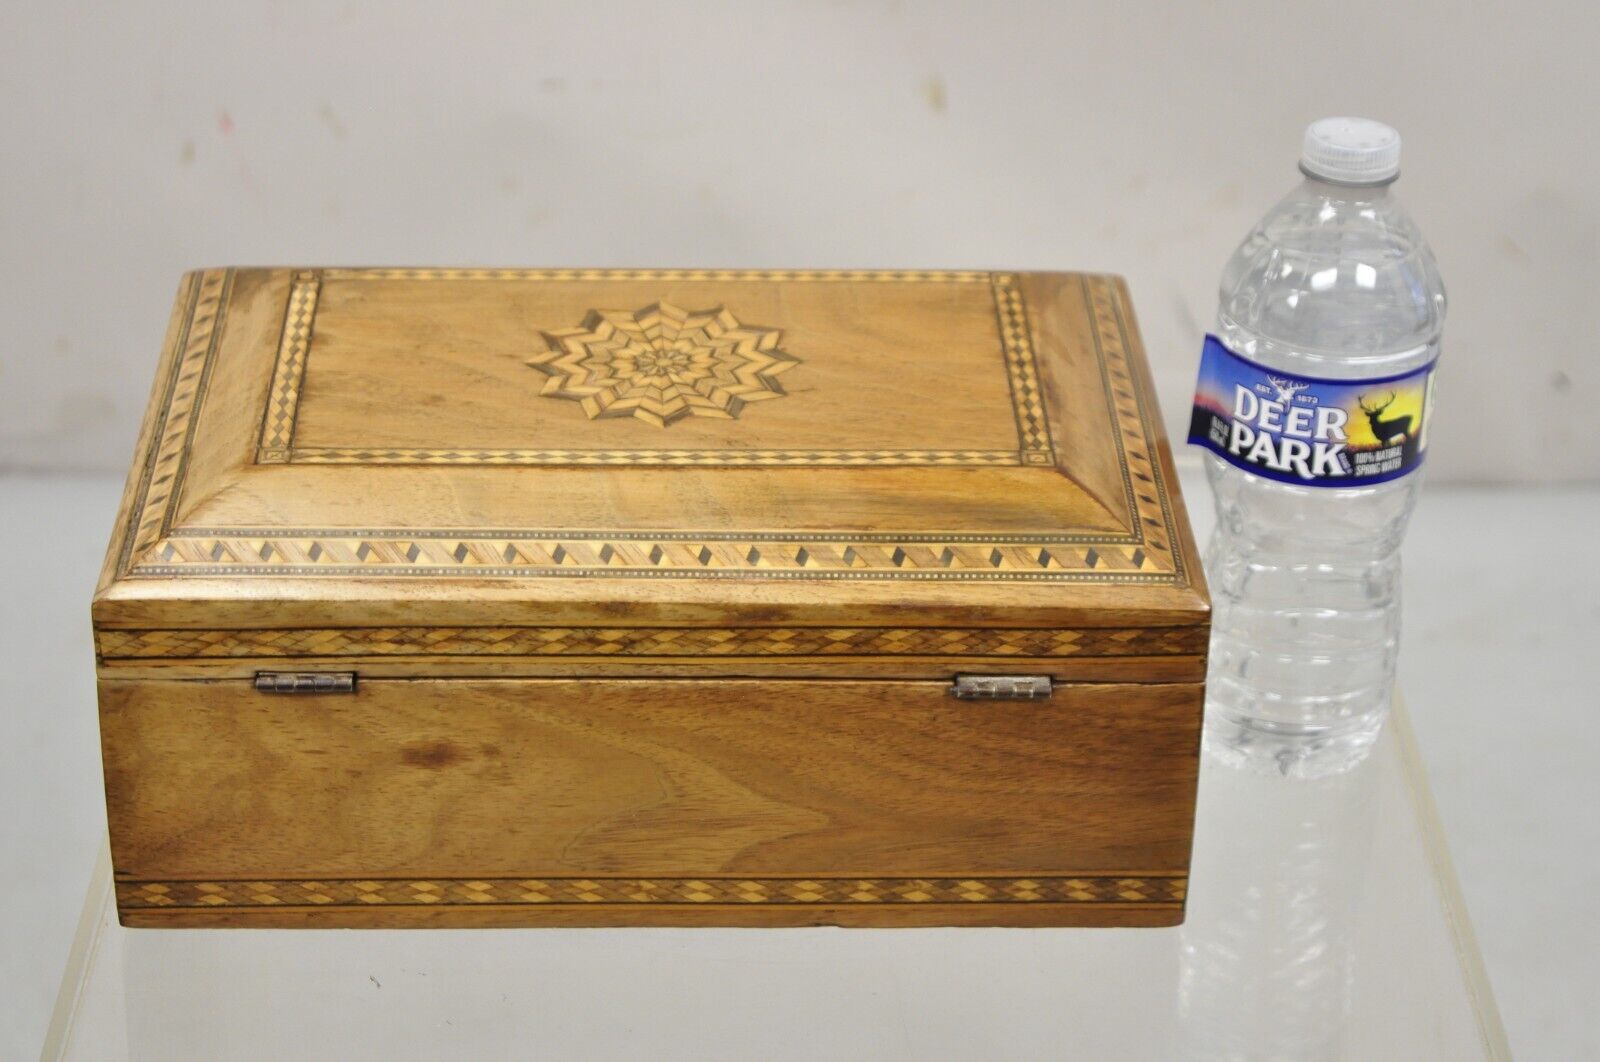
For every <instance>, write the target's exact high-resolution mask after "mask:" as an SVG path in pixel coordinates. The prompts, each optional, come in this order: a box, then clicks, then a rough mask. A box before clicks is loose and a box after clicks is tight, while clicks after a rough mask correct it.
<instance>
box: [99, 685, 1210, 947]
mask: <svg viewBox="0 0 1600 1062" xmlns="http://www.w3.org/2000/svg"><path fill="white" fill-rule="evenodd" d="M1200 696H1201V690H1200V687H1199V686H1198V685H1195V684H1188V683H1183V684H1171V685H1142V686H1138V685H1079V686H1073V685H1065V686H1061V687H1059V688H1058V689H1057V691H1056V693H1055V695H1054V696H1053V697H1051V698H1049V699H1046V700H1039V701H1027V702H984V701H977V702H972V701H959V700H956V699H954V698H952V697H950V696H949V694H948V687H947V685H946V684H944V683H939V682H925V681H923V682H918V681H813V682H802V681H781V680H723V681H712V682H690V681H673V680H634V681H568V680H556V679H551V680H516V681H513V680H481V681H479V680H473V681H461V680H454V681H452V680H368V681H362V682H360V683H359V684H358V687H357V691H356V692H355V693H354V694H350V695H328V696H275V695H270V694H263V693H258V692H257V691H256V690H254V689H253V688H252V687H251V686H250V685H249V684H248V683H245V682H241V681H238V680H233V681H218V682H204V681H186V682H161V681H144V680H104V681H102V683H101V713H102V731H103V736H104V743H105V764H106V776H107V790H108V797H109V808H110V821H111V831H112V846H113V855H114V860H115V866H116V872H117V889H118V899H119V906H120V909H121V911H122V914H123V918H124V920H125V921H127V922H129V923H130V924H156V925H174V924H212V925H270V924H288V925H296V924H316V925H421V924H447V925H448V924H454V925H488V924H497V925H541V924H551V925H555V924H578V925H585V924H587V925H607V924H612V925H615V924H624V925H625V924H711V925H717V924H723V925H743V924H755V925H762V924H766V925H800V924H830V923H831V924H862V925H908V924H933V925H937V924H996V925H1003V924H1042V925H1075V924H1085V925H1091V924H1097V925H1107V924H1171V923H1174V922H1176V921H1178V920H1179V919H1180V918H1181V915H1182V899H1183V894H1184V886H1185V880H1186V873H1187V865H1188V857H1189V844H1190V835H1191V830H1192V822H1193V811H1194V807H1193V800H1194V787H1195V779H1196V769H1197V745H1198V723H1199V708H1200Z"/></svg>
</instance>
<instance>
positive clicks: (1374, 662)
mask: <svg viewBox="0 0 1600 1062" xmlns="http://www.w3.org/2000/svg"><path fill="white" fill-rule="evenodd" d="M1399 156H1400V138H1399V135H1398V134H1397V133H1395V131H1394V130H1393V129H1390V128H1389V127H1388V126H1384V125H1381V124H1379V123H1376V122H1368V121H1364V120H1361V119H1343V118H1339V119H1325V120H1323V121H1320V122H1316V123H1313V124H1312V125H1311V126H1310V127H1309V128H1308V129H1307V130H1306V139H1305V151H1304V154H1303V156H1302V159H1301V171H1302V172H1303V173H1304V174H1305V180H1304V182H1303V183H1301V184H1300V186H1299V187H1298V188H1296V189H1294V190H1293V191H1292V192H1290V193H1289V195H1288V196H1287V197H1285V198H1284V199H1283V200H1282V201H1281V202H1280V203H1278V205H1277V206H1275V207H1273V208H1272V210H1271V211H1270V212H1269V213H1268V214H1267V215H1266V217H1265V218H1263V219H1262V221H1261V222H1260V224H1258V225H1257V226H1256V228H1255V229H1254V231H1252V232H1251V233H1250V234H1249V236H1247V237H1246V238H1245V240H1244V242H1243V243H1242V244H1240V246H1239V249H1238V250H1237V251H1235V252H1234V255H1233V257H1232V259H1230V260H1229V262H1228V265H1227V267H1226V269H1225V270H1224V272H1223V275H1222V284H1221V293H1220V296H1221V297H1220V302H1219V307H1218V311H1217V333H1216V337H1215V338H1216V339H1219V340H1220V341H1221V344H1222V345H1223V346H1224V347H1226V348H1227V349H1228V350H1229V351H1231V352H1232V353H1233V354H1234V355H1238V356H1239V357H1240V358H1242V359H1248V362H1249V363H1251V365H1250V367H1251V368H1254V369H1256V370H1269V371H1272V372H1275V373H1277V374H1278V375H1268V376H1266V380H1267V381H1268V385H1263V384H1260V383H1256V384H1252V385H1251V386H1252V387H1253V388H1254V389H1255V390H1256V391H1258V392H1259V394H1256V395H1255V396H1254V397H1253V398H1252V397H1243V398H1241V399H1240V400H1239V404H1240V405H1242V406H1243V407H1247V408H1248V407H1251V406H1252V403H1254V404H1255V405H1257V406H1260V405H1261V404H1262V402H1264V401H1266V400H1268V396H1269V395H1272V393H1273V392H1272V391H1270V390H1269V389H1268V388H1269V385H1270V387H1271V388H1275V389H1277V390H1276V396H1275V397H1277V398H1279V399H1281V400H1282V401H1281V402H1280V403H1279V405H1284V404H1288V406H1289V408H1290V409H1293V408H1294V403H1296V402H1306V403H1314V402H1315V401H1317V398H1316V395H1317V394H1318V393H1319V391H1320V392H1321V393H1322V395H1323V399H1322V400H1323V402H1324V405H1325V406H1328V405H1331V404H1333V403H1334V402H1335V401H1336V399H1334V398H1332V397H1330V396H1334V395H1340V394H1343V395H1347V396H1349V397H1348V398H1346V399H1342V400H1343V401H1346V402H1347V406H1346V408H1347V409H1348V411H1349V412H1348V422H1347V423H1345V425H1344V427H1345V430H1346V432H1347V433H1348V439H1347V440H1346V441H1347V442H1348V443H1349V445H1350V446H1352V447H1354V446H1355V445H1356V439H1357V434H1358V432H1359V433H1360V434H1361V435H1362V436H1363V437H1365V438H1367V442H1366V446H1368V447H1369V448H1382V447H1384V446H1386V445H1389V446H1392V447H1393V448H1392V449H1390V450H1388V451H1386V453H1387V454H1389V455H1394V456H1392V457H1391V458H1390V466H1393V465H1395V464H1398V463H1400V462H1401V458H1400V456H1398V455H1400V453H1401V451H1402V449H1403V448H1406V447H1409V449H1406V450H1405V457H1404V463H1405V465H1406V468H1405V469H1402V470H1401V471H1399V472H1385V473H1384V474H1382V475H1373V476H1371V477H1369V478H1370V480H1371V481H1370V482H1355V483H1353V484H1352V482H1351V480H1350V479H1348V478H1346V479H1337V478H1333V479H1312V478H1305V481H1304V482H1296V479H1299V478H1304V477H1298V476H1296V475H1295V474H1294V473H1293V471H1292V468H1293V467H1294V466H1293V465H1292V463H1290V468H1291V471H1289V472H1286V473H1284V474H1283V475H1280V476H1278V477H1277V478H1267V476H1264V475H1262V474H1259V471H1258V469H1257V468H1246V467H1241V464H1240V462H1239V461H1237V460H1234V461H1230V460H1229V459H1227V457H1225V456H1220V454H1221V453H1222V448H1221V447H1213V448H1212V449H1213V452H1212V453H1208V454H1207V455H1206V462H1207V474H1208V477H1209V479H1210V482H1211V488H1212V491H1213V493H1214V495H1215V498H1216V508H1217V526H1216V532H1215V534H1214V536H1213V537H1212V539H1211V543H1210V547H1209V549H1208V550H1207V552H1206V562H1205V566H1206V571H1207V575H1208V577H1209V580H1210V583H1211V590H1212V596H1213V600H1214V613H1213V636H1212V643H1211V665H1210V674H1209V676H1208V687H1207V694H1206V734H1207V744H1208V746H1209V747H1210V748H1211V749H1212V750H1213V751H1214V752H1215V753H1217V754H1219V755H1220V756H1222V758H1224V759H1225V760H1232V761H1235V762H1239V763H1246V764H1256V765H1262V766H1266V767H1268V768H1270V769H1272V770H1274V771H1278V772H1281V773H1283V774H1289V775H1300V776H1306V777H1314V776H1320V775H1326V774H1330V773H1333V772H1336V771H1339V770H1342V769H1344V768H1345V767H1348V766H1350V765H1352V764H1354V763H1356V762H1357V761H1359V760H1360V759H1361V758H1362V757H1363V756H1364V755H1365V753H1366V751H1367V750H1368V748H1369V747H1370V746H1371V744H1372V743H1373V741H1374V740H1375V739H1376V738H1377V736H1378V734H1379V732H1380V730H1381V729H1382V726H1383V721H1384V718H1385V716H1386V714H1387V711H1388V707H1389V701H1390V696H1391V692H1392V688H1393V684H1394V674H1395V660H1396V654H1397V651H1398V647H1399V636H1400V554H1399V549H1400V541H1401V538H1402V537H1403V536H1404V534H1405V530H1406V524H1407V521H1408V519H1409V518H1410V515H1411V510H1412V507H1413V505H1414V504H1415V503H1416V500H1417V493H1418V489H1419V488H1420V486H1421V482H1422V480H1421V474H1420V470H1414V469H1413V468H1412V466H1413V465H1414V464H1416V463H1420V460H1421V454H1422V452H1423V450H1422V448H1423V447H1424V446H1425V445H1426V438H1425V434H1424V433H1425V430H1426V417H1427V413H1428V412H1429V410H1428V408H1427V404H1428V400H1429V399H1431V397H1432V387H1431V381H1432V375H1431V372H1430V371H1427V370H1428V368H1429V367H1430V366H1431V365H1432V363H1433V361H1434V360H1435V358H1436V357H1437V355H1438V353H1439V339H1440V331H1441V328H1442V325H1443V322H1444V315H1445V293H1444V287H1443V284H1442V283H1441V282H1440V279H1439V273H1438V270H1437V268H1436V267H1435V264H1434V260H1433V254H1432V252H1431V251H1430V250H1429V249H1428V245H1427V244H1426V243H1425V242H1424V241H1423V238H1422V235H1421V233H1420V232H1418V230H1417V227H1416V225H1415V224H1413V223H1412V221H1411V218H1410V217H1408V216H1407V214H1406V212H1405V210H1404V209H1403V208H1402V207H1401V205H1400V203H1399V202H1398V201H1397V200H1396V198H1395V196H1394V194H1393V192H1392V191H1391V189H1390V186H1391V184H1392V183H1393V181H1394V179H1395V177H1396V176H1397V175H1398V173H1399ZM1209 354H1210V351H1209V350H1208V356H1209ZM1234 364H1244V363H1243V362H1234ZM1241 371H1244V370H1241ZM1305 379H1310V380H1313V381H1316V382H1314V383H1309V384H1308V383H1303V382H1301V381H1303V380H1305ZM1204 380H1205V377H1204V369H1203V370H1202V384H1204ZM1395 381H1399V383H1396V382H1395ZM1407 387H1410V388H1412V390H1411V391H1405V390H1404V389H1405V388H1407ZM1396 388H1399V389H1401V392H1402V393H1404V394H1406V395H1407V396H1410V395H1413V394H1414V395H1416V396H1417V397H1415V398H1411V397H1407V398H1406V400H1405V402H1406V403H1414V404H1413V405H1410V406H1409V408H1410V409H1411V411H1412V414H1411V415H1410V416H1407V417H1400V416H1399V415H1398V414H1393V413H1390V412H1386V408H1387V407H1386V406H1385V405H1384V403H1385V400H1386V399H1387V402H1388V405H1389V406H1393V404H1394V402H1395V398H1394V393H1395V389H1396ZM1297 390H1298V391H1300V392H1305V393H1304V394H1296V391H1297ZM1386 392H1387V393H1386ZM1196 402H1197V405H1196V412H1197V417H1198V416H1199V412H1200V399H1199V395H1198V394H1197V400H1196ZM1402 408H1406V407H1405V404H1404V403H1403V404H1402ZM1315 409H1316V407H1315V406H1314V405H1310V406H1308V407H1307V409H1306V411H1304V413H1303V415H1302V416H1301V417H1300V423H1301V424H1302V425H1306V424H1310V423H1312V414H1313V413H1314V412H1315ZM1374 410H1376V412H1374ZM1252 411H1253V410H1252ZM1234 412H1237V409H1235V410H1234ZM1333 416H1334V417H1335V419H1337V418H1338V417H1339V416H1340V415H1339V414H1333ZM1386 418H1387V419H1386ZM1273 419H1274V420H1276V419H1277V417H1276V415H1275V416H1274V418H1273ZM1253 423H1257V426H1258V428H1259V422H1253ZM1318 423H1319V425H1320V422H1318ZM1230 426H1231V425H1230ZM1218 430H1219V431H1220V430H1221V427H1219V429H1218ZM1385 433H1389V434H1385ZM1261 434H1268V433H1266V432H1261ZM1329 434H1330V435H1331V436H1332V437H1335V438H1337V437H1339V436H1340V435H1341V432H1340V431H1338V430H1337V429H1336V430H1334V431H1332V432H1330V433H1329ZM1244 435H1245V436H1246V437H1247V436H1249V435H1250V433H1249V432H1245V433H1244ZM1378 436H1383V437H1381V438H1379V437H1378ZM1306 437H1307V438H1309V437H1310V436H1309V434H1308V435H1307V436H1306ZM1278 441H1279V442H1280V443H1281V441H1282V440H1281V438H1280V439H1279V440H1278ZM1242 448H1243V444H1242V443H1240V444H1239V446H1236V447H1235V449H1239V450H1241V451H1242ZM1268 450H1270V447H1269V448H1268ZM1263 452H1265V451H1263ZM1280 456H1281V454H1280ZM1352 456H1353V455H1352V454H1349V453H1346V454H1345V455H1344V456H1343V457H1338V456H1335V457H1333V458H1330V459H1329V460H1330V465H1329V466H1328V467H1330V468H1331V467H1332V466H1333V464H1334V463H1341V462H1342V463H1343V467H1344V468H1345V469H1346V474H1354V472H1353V471H1352V469H1353V467H1354V466H1352V465H1351V464H1350V461H1351V460H1352ZM1384 457H1385V453H1377V452H1372V453H1369V454H1368V455H1367V456H1365V457H1361V458H1355V460H1363V461H1370V460H1381V459H1384ZM1258 458H1259V453H1258ZM1299 468H1300V470H1301V471H1304V470H1305V466H1304V465H1301V466H1299ZM1375 469H1376V466H1375V467H1374V469H1363V470H1362V471H1374V470H1375ZM1313 471H1314V470H1313ZM1270 474H1271V473H1270V472H1269V473H1268V475H1270Z"/></svg>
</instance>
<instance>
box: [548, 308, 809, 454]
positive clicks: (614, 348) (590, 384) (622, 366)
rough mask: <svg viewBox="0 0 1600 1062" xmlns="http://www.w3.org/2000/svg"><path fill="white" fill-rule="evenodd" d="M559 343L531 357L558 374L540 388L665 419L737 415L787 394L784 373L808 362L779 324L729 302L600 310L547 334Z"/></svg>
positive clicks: (622, 413)
mask: <svg viewBox="0 0 1600 1062" xmlns="http://www.w3.org/2000/svg"><path fill="white" fill-rule="evenodd" d="M543 335H544V338H545V341H546V342H548V343H549V344H550V349H549V350H547V351H545V352H544V353H542V354H536V355H534V356H533V357H531V358H529V359H528V364H529V365H531V366H533V367H534V368H535V369H538V370H539V371H540V372H542V373H544V374H545V375H547V376H548V377H549V379H548V380H546V381H545V384H544V388H543V390H542V391H541V392H540V393H541V394H542V395H544V396H546V397H549V398H566V399H571V400H573V401H575V402H577V403H578V404H579V405H580V406H582V408H583V411H584V413H586V414H588V416H589V418H590V419H591V420H594V419H597V418H601V417H637V418H638V419H639V420H643V421H647V422H649V423H651V424H654V425H656V426H657V427H661V428H664V427H666V426H668V425H669V424H672V423H674V422H675V421H678V420H682V419H683V418H684V417H716V418H720V419H723V420H732V419H733V418H735V417H737V416H738V415H739V414H740V413H741V412H742V411H743V410H744V407H745V406H746V405H747V404H748V403H750V402H762V401H766V400H768V399H772V398H782V397H783V396H784V395H785V393H786V392H785V391H784V389H783V387H782V385H780V384H779V383H778V381H777V379H776V377H777V376H778V375H779V374H780V373H784V372H787V371H788V370H790V369H792V368H794V367H795V366H796V365H798V364H799V361H798V359H796V358H794V357H792V356H791V355H789V354H786V353H784V352H783V351H781V350H779V349H778V338H779V335H780V332H779V331H778V330H777V329H775V328H762V327H759V326H757V325H746V324H742V323H740V321H739V319H738V318H736V317H734V316H733V314H731V313H729V312H728V311H727V310H726V309H724V308H723V307H721V306H718V307H716V308H714V309H710V310H695V311H689V310H680V309H679V308H678V307H676V306H673V305H672V304H671V303H668V302H657V303H654V304H652V305H650V306H646V307H645V308H644V309H642V310H637V311H633V312H629V311H626V310H590V311H589V314H588V316H586V317H585V318H584V319H583V324H581V325H580V326H579V327H577V328H565V329H561V330H560V331H555V332H545V333H543Z"/></svg>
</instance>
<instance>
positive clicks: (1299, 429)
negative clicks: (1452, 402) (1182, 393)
mask: <svg viewBox="0 0 1600 1062" xmlns="http://www.w3.org/2000/svg"><path fill="white" fill-rule="evenodd" d="M1434 364H1436V363H1434V362H1430V363H1429V364H1428V365H1425V366H1424V367H1422V368H1420V369H1417V370H1415V371H1412V372H1408V373H1404V374H1402V375H1399V376H1382V377H1375V378H1372V379H1364V380H1329V379H1325V378H1323V377H1319V376H1296V375H1295V374H1293V373H1287V372H1278V371H1275V370H1272V369H1268V368H1265V367H1264V366H1261V365H1257V364H1256V363H1255V362H1253V361H1251V360H1249V359H1248V358H1243V357H1240V356H1239V355H1238V354H1235V353H1234V352H1233V351H1231V350H1229V349H1228V348H1227V347H1226V346H1224V345H1223V342H1222V340H1220V339H1218V338H1217V337H1216V336H1210V335H1208V336H1206V344H1205V349H1204V350H1203V351H1202V353H1201V355H1200V382H1199V383H1198V384H1197V385H1196V386H1195V392H1194V413H1193V415H1192V416H1191V417H1190V419H1189V442H1190V443H1192V444H1193V445H1195V446H1204V447H1206V448H1207V449H1209V450H1211V451H1212V452H1213V453H1215V454H1217V455H1218V456H1220V457H1222V458H1223V459H1224V460H1226V461H1229V462H1231V463H1232V464H1234V465H1237V466H1238V467H1240V468H1242V469H1244V470H1245V471H1247V472H1253V473H1254V474H1256V475H1258V476H1263V477H1265V478H1267V479H1274V480H1277V481H1278V482H1280V483H1298V484H1301V485H1302V486H1312V487H1355V486H1364V485H1366V484H1368V483H1382V482H1384V481H1386V480H1391V479H1398V478H1399V477H1401V476H1404V475H1406V474H1408V473H1410V472H1412V471H1413V470H1415V469H1416V468H1418V467H1420V466H1421V464H1422V458H1423V455H1424V453H1425V452H1426V449H1427V430H1428V415H1429V412H1430V410H1431V408H1432V399H1433V367H1434Z"/></svg>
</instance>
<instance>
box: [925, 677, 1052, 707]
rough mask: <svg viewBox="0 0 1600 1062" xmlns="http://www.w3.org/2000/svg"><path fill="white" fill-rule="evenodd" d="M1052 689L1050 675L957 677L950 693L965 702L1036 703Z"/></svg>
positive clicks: (1048, 694)
mask: <svg viewBox="0 0 1600 1062" xmlns="http://www.w3.org/2000/svg"><path fill="white" fill-rule="evenodd" d="M1052 688H1053V687H1052V686H1051V684H1050V676H1049V675H957V676H956V680H955V682H953V683H951V685H950V693H951V695H952V696H955V697H959V698H961V699H962V700H964V701H1036V700H1043V699H1044V698H1046V697H1048V696H1050V693H1051V690H1052Z"/></svg>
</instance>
